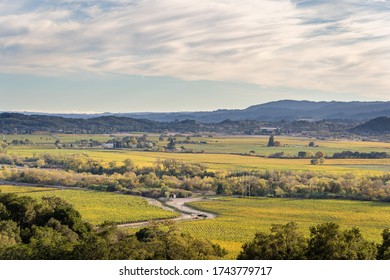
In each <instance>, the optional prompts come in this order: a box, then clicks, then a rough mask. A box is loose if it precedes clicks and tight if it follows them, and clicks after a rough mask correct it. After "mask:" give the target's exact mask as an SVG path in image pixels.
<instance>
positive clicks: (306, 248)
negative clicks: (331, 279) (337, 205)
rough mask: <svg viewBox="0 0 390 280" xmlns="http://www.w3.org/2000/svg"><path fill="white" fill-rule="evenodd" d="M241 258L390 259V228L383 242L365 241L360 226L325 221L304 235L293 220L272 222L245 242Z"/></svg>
mask: <svg viewBox="0 0 390 280" xmlns="http://www.w3.org/2000/svg"><path fill="white" fill-rule="evenodd" d="M238 259H239V260H375V259H378V260H388V259H390V229H388V228H387V229H384V230H383V232H382V243H380V244H376V243H374V242H371V241H368V240H366V239H365V238H364V237H363V236H362V234H361V233H360V230H359V228H357V227H353V228H352V229H346V230H341V229H340V225H338V224H336V223H333V222H326V223H322V224H318V225H316V226H312V227H310V237H309V238H305V237H304V236H303V234H302V233H301V232H300V231H299V230H298V227H297V225H296V224H295V223H294V222H290V223H287V224H285V225H280V224H279V225H273V226H272V228H271V230H270V233H263V232H259V233H257V234H256V235H255V237H254V239H253V240H252V241H249V242H247V243H245V244H244V245H243V248H242V251H241V252H240V254H239V255H238Z"/></svg>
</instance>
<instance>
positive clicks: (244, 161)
mask: <svg viewBox="0 0 390 280" xmlns="http://www.w3.org/2000/svg"><path fill="white" fill-rule="evenodd" d="M275 151H276V150H275ZM10 153H14V154H17V155H22V156H34V155H39V154H43V153H49V154H54V155H56V154H75V153H85V154H88V155H89V156H90V157H92V158H94V159H99V160H102V161H103V162H109V161H113V160H115V161H118V162H122V161H124V160H125V159H128V158H130V159H132V160H133V162H134V163H135V164H136V165H139V166H151V165H153V164H154V163H155V162H156V160H158V159H160V160H164V159H177V160H181V161H186V162H201V163H204V164H206V166H207V167H208V169H210V170H213V171H218V170H230V171H236V170H266V169H267V170H305V171H310V170H312V171H323V172H355V171H363V172H364V171H366V172H370V173H375V172H376V173H378V172H383V171H386V172H388V171H390V159H389V158H387V159H328V160H326V162H325V164H324V165H322V166H321V165H311V164H310V159H284V158H282V159H278V158H264V157H257V156H244V155H232V154H207V153H204V154H203V153H202V154H186V153H165V152H145V151H131V150H71V149H61V150H58V149H50V148H49V149H48V148H38V149H37V148H32V147H16V148H12V149H10Z"/></svg>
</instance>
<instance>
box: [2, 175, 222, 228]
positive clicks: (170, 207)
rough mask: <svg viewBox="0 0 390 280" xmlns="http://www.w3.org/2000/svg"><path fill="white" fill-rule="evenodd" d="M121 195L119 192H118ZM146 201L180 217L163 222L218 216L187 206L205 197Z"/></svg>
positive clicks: (59, 187) (131, 224) (6, 182)
mask: <svg viewBox="0 0 390 280" xmlns="http://www.w3.org/2000/svg"><path fill="white" fill-rule="evenodd" d="M0 185H11V186H26V187H45V188H55V189H72V190H84V191H85V190H86V189H85V188H77V187H65V186H55V185H43V184H30V183H20V182H12V181H0ZM117 193H119V192H117ZM142 198H144V199H146V200H147V201H148V202H149V203H150V204H152V205H154V206H157V207H160V208H162V209H164V210H167V211H172V212H178V213H180V216H179V217H177V218H173V219H164V220H161V221H183V220H192V221H196V220H204V219H214V218H215V217H216V216H217V215H215V214H213V213H209V212H205V211H200V210H197V209H194V208H191V207H189V206H188V205H185V204H186V203H190V202H195V201H202V200H206V199H207V198H204V197H203V196H191V197H186V198H175V199H173V200H170V201H167V202H166V205H167V206H165V205H163V204H162V203H161V202H160V201H158V200H157V199H153V198H148V197H142ZM150 222H151V221H148V222H134V223H125V224H118V227H121V228H123V227H129V228H137V227H141V226H146V225H148V224H149V223H150Z"/></svg>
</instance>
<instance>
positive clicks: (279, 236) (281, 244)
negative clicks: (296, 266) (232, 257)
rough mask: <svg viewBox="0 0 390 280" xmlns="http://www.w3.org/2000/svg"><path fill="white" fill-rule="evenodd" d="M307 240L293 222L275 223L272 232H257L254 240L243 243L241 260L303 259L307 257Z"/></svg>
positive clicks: (239, 257)
mask: <svg viewBox="0 0 390 280" xmlns="http://www.w3.org/2000/svg"><path fill="white" fill-rule="evenodd" d="M306 246H307V244H306V240H305V238H304V237H303V234H302V233H300V232H299V231H298V228H297V225H296V224H295V223H293V222H290V223H287V224H286V225H273V226H272V228H271V233H270V234H266V233H257V234H256V236H255V238H254V240H252V241H251V242H249V243H245V244H244V245H243V250H242V252H241V253H240V254H239V256H238V259H239V260H301V259H305V252H306Z"/></svg>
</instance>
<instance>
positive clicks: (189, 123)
mask: <svg viewBox="0 0 390 280" xmlns="http://www.w3.org/2000/svg"><path fill="white" fill-rule="evenodd" d="M356 124H357V123H353V122H343V121H315V122H313V121H291V122H287V121H278V122H264V121H255V120H239V121H232V120H224V121H222V122H216V123H201V122H198V121H194V120H182V121H173V122H156V121H151V120H145V119H134V118H129V117H118V116H103V117H97V118H84V119H82V118H64V117H57V116H47V115H24V114H17V113H3V114H0V133H32V132H36V131H49V132H60V133H105V134H106V133H118V132H158V133H164V132H181V133H198V132H206V133H222V134H251V135H256V134H269V133H270V132H272V131H275V130H277V132H278V133H279V132H281V133H305V134H311V135H328V136H329V135H335V134H337V135H342V134H344V133H345V132H346V131H348V130H349V129H351V128H353V127H354V126H356Z"/></svg>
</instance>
